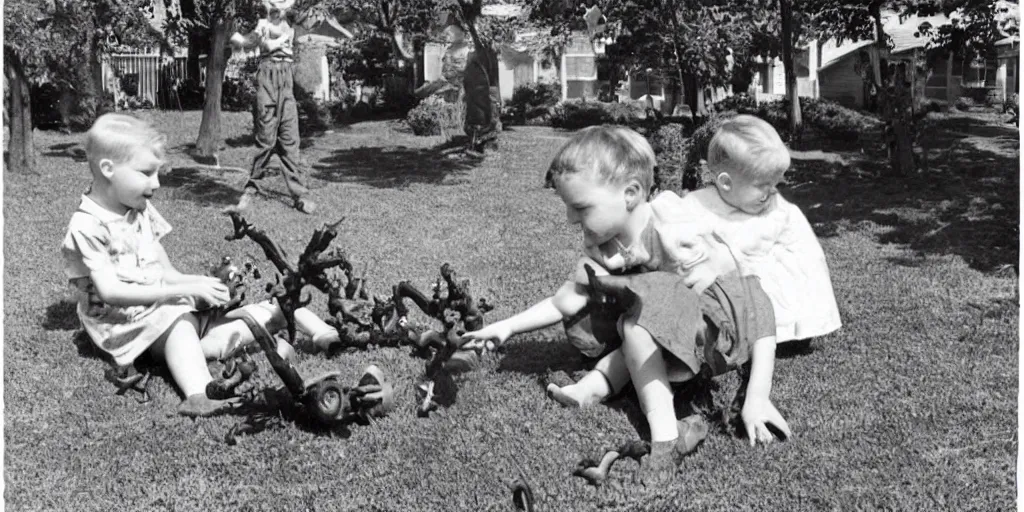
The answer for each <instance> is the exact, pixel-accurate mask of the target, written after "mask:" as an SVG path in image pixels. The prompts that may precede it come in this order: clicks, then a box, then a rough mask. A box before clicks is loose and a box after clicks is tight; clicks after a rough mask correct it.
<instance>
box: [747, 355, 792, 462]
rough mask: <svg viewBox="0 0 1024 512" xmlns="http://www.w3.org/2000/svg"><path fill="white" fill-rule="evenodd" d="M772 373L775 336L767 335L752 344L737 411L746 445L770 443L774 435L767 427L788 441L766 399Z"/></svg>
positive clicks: (782, 424)
mask: <svg viewBox="0 0 1024 512" xmlns="http://www.w3.org/2000/svg"><path fill="white" fill-rule="evenodd" d="M774 371H775V337H774V336H769V337H765V338H761V339H759V340H757V341H755V342H754V346H753V353H752V354H751V369H750V381H749V382H748V383H747V396H746V400H745V401H744V403H743V410H742V411H741V412H740V416H741V417H742V418H743V426H744V428H745V429H746V431H747V439H749V440H750V446H754V445H755V444H757V443H769V442H771V441H772V439H773V438H774V436H773V434H772V433H771V431H769V430H768V425H769V424H771V425H772V426H774V427H775V428H777V429H778V430H779V431H780V432H781V433H782V434H783V435H784V436H785V438H789V436H790V435H791V432H790V430H789V424H788V423H786V419H785V418H783V417H782V414H781V413H779V410H778V409H776V408H775V405H774V404H772V401H771V398H770V395H771V392H772V374H773V373H774Z"/></svg>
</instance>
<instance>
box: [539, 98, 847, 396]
mask: <svg viewBox="0 0 1024 512" xmlns="http://www.w3.org/2000/svg"><path fill="white" fill-rule="evenodd" d="M789 165H790V156H789V150H787V149H786V146H785V144H783V142H782V139H781V138H780V137H779V134H778V132H776V131H775V129H774V128H773V127H772V126H771V125H770V124H768V123H767V122H765V121H763V120H761V119H759V118H757V117H754V116H749V115H739V116H736V117H734V118H731V119H729V120H728V121H726V122H725V123H723V124H722V126H721V127H719V129H718V131H716V133H715V135H714V137H712V139H711V142H710V144H709V146H708V168H709V170H710V171H711V174H712V176H711V180H710V181H711V184H709V186H707V187H705V188H703V189H701V190H697V191H695V192H691V193H689V194H686V195H685V196H684V197H683V198H682V199H679V198H677V197H676V196H675V195H674V194H670V195H669V196H668V197H669V198H671V200H664V199H666V198H664V197H662V196H659V198H658V199H655V200H654V201H653V202H652V204H655V205H657V204H661V205H669V204H671V208H668V207H667V206H663V209H665V210H669V209H671V210H672V213H671V214H668V215H669V216H671V217H673V218H677V219H688V223H689V226H688V228H687V229H693V230H696V234H699V235H700V236H702V237H718V238H720V239H722V240H723V241H724V242H725V244H726V245H727V246H728V247H729V249H731V251H732V255H733V256H735V258H736V261H737V264H738V266H739V270H740V273H741V274H742V275H744V276H747V275H753V276H756V277H757V278H758V280H759V282H760V285H761V288H762V289H763V290H764V292H765V294H767V295H768V298H769V300H770V301H771V304H772V311H773V313H774V316H775V336H776V342H777V343H784V342H788V341H792V340H804V339H809V338H812V337H817V336H822V335H825V334H828V333H830V332H832V331H835V330H836V329H838V328H839V327H840V326H841V325H842V322H841V321H840V318H839V308H838V306H837V305H836V299H835V295H834V294H833V292H832V281H831V278H830V277H829V271H828V265H827V263H826V261H825V253H824V252H823V251H822V249H821V245H820V244H819V243H818V239H817V238H816V237H815V235H814V231H813V230H812V229H811V226H810V224H809V223H808V222H807V218H806V217H804V215H803V212H801V211H800V209H799V208H798V207H796V206H795V205H793V204H792V203H790V202H788V201H786V200H785V199H784V198H783V197H782V196H781V195H780V194H779V193H778V190H777V188H776V187H777V185H778V184H779V183H780V182H781V181H782V179H783V176H784V174H785V172H786V170H787V169H789ZM663 195H664V194H663ZM601 321H602V320H601V319H599V318H593V317H590V318H584V319H583V321H581V322H579V323H578V324H573V325H572V326H571V328H570V329H568V330H567V334H568V335H569V336H570V339H573V338H574V336H577V335H579V334H582V336H583V337H584V339H586V338H591V339H592V335H591V333H593V335H600V334H599V333H600V331H601V330H600V329H593V328H592V326H591V325H588V322H589V323H590V324H593V323H595V322H598V323H599V322H601ZM605 322H606V323H607V320H605ZM605 330H606V331H607V330H608V329H607V328H605ZM591 355H592V354H591ZM606 364H607V365H608V367H607V368H606V367H604V366H601V365H599V367H598V369H599V370H601V372H603V374H604V375H618V374H624V373H625V371H626V370H625V364H624V362H622V361H621V360H620V359H610V360H609V361H607V363H606ZM612 388H613V389H615V388H616V386H612ZM610 393H611V390H610V389H609V387H608V386H606V385H605V379H604V378H602V377H601V376H600V375H597V374H591V375H587V376H585V377H584V378H583V379H581V380H580V381H579V382H577V383H575V384H571V385H568V386H565V387H561V388H559V387H558V386H556V385H554V384H550V385H549V386H548V395H549V396H551V397H552V398H553V399H555V400H556V401H558V402H559V403H561V404H563V405H567V406H576V407H579V406H587V405H591V404H594V403H597V402H599V401H601V400H603V399H605V398H607V397H608V396H609V394H610Z"/></svg>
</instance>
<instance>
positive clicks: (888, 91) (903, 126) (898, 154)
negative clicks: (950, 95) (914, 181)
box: [869, 1, 915, 175]
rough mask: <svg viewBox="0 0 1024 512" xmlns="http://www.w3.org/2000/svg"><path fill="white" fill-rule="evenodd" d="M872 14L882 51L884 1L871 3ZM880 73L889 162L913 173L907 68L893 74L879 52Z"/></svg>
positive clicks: (902, 171) (898, 171)
mask: <svg viewBox="0 0 1024 512" xmlns="http://www.w3.org/2000/svg"><path fill="white" fill-rule="evenodd" d="M869 9H870V12H871V16H872V17H873V18H874V20H875V51H876V52H880V50H881V48H884V47H885V44H886V43H885V41H886V36H885V30H884V29H883V27H882V14H881V4H880V2H878V1H874V2H872V3H871V4H870V6H869ZM876 61H877V62H878V73H879V74H878V77H877V78H876V79H875V83H876V84H879V86H878V102H879V106H880V110H881V114H882V119H883V120H884V121H885V130H886V133H885V134H884V135H885V137H884V138H885V140H886V143H887V144H888V147H889V166H890V168H891V169H892V171H893V173H895V174H897V175H904V174H909V173H911V172H913V171H914V170H915V165H914V145H913V141H914V137H913V130H914V126H913V119H912V118H911V117H910V115H909V110H910V109H909V107H910V105H909V104H910V98H909V96H908V95H907V94H905V92H906V85H905V84H904V81H905V78H906V75H905V73H903V72H898V73H896V75H895V76H892V73H890V72H889V65H888V63H887V64H886V65H884V66H883V65H881V55H880V54H879V55H878V57H877V59H876Z"/></svg>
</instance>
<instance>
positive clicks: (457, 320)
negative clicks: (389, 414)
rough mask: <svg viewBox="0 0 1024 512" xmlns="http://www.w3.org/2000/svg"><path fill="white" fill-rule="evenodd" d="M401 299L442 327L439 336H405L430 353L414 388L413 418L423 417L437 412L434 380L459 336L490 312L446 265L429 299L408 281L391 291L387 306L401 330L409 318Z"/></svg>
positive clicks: (428, 333) (430, 333)
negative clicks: (416, 416) (432, 351)
mask: <svg viewBox="0 0 1024 512" xmlns="http://www.w3.org/2000/svg"><path fill="white" fill-rule="evenodd" d="M405 299H409V300H411V301H412V302H413V303H414V304H416V307H418V308H419V309H420V311H423V313H425V314H426V315H427V316H430V317H431V318H434V319H435V320H438V321H440V322H441V324H442V325H443V330H442V331H440V332H437V331H429V330H428V331H426V332H424V333H421V334H420V335H418V336H408V335H407V338H409V339H410V340H411V341H413V343H414V344H416V345H417V346H419V347H420V348H428V347H429V348H433V349H434V355H433V357H432V358H431V359H430V361H429V362H428V363H427V367H426V370H425V372H424V376H423V379H422V382H421V383H420V384H418V385H417V393H418V396H419V399H420V400H419V405H418V406H417V414H418V415H419V416H427V415H429V413H430V411H432V410H434V409H436V408H437V404H436V402H434V396H433V392H434V384H435V383H436V382H435V380H436V378H437V376H438V375H439V374H440V373H441V372H442V371H443V370H445V369H446V364H447V363H448V362H449V360H451V358H452V356H453V355H454V354H455V353H456V352H457V351H458V349H459V347H460V345H461V337H462V335H463V334H465V333H466V332H467V331H469V330H476V329H480V328H481V327H483V326H484V317H483V314H484V313H485V312H487V311H490V310H491V309H493V308H492V307H491V305H490V304H488V303H487V301H486V300H483V299H481V300H480V301H478V302H474V301H473V296H472V294H471V293H470V289H469V280H464V281H462V282H461V283H459V282H457V280H456V276H455V271H454V270H452V268H451V265H449V264H448V263H445V264H444V265H442V266H441V279H439V280H438V281H437V282H436V284H435V286H434V294H433V297H432V298H430V299H427V297H426V296H425V295H424V294H423V293H422V292H420V291H419V290H418V289H417V288H416V287H415V286H413V285H412V284H411V283H409V282H408V281H403V282H401V283H399V284H397V285H395V286H394V287H393V288H392V298H391V302H392V303H393V304H394V308H395V315H396V317H397V319H398V322H397V323H398V326H399V328H402V329H407V328H406V327H405V325H407V320H406V319H407V317H408V314H409V310H408V309H407V308H406V306H405Z"/></svg>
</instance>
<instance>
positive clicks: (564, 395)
mask: <svg viewBox="0 0 1024 512" xmlns="http://www.w3.org/2000/svg"><path fill="white" fill-rule="evenodd" d="M547 392H548V398H550V399H552V400H554V401H556V402H558V403H559V404H562V405H563V406H565V407H569V408H574V409H579V408H582V407H589V406H591V405H595V404H598V403H600V402H601V400H602V398H603V397H602V396H599V395H595V394H594V393H591V392H588V391H587V390H584V389H581V388H580V386H579V384H570V385H568V386H563V387H558V386H557V385H555V384H554V383H551V384H548V387H547Z"/></svg>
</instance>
